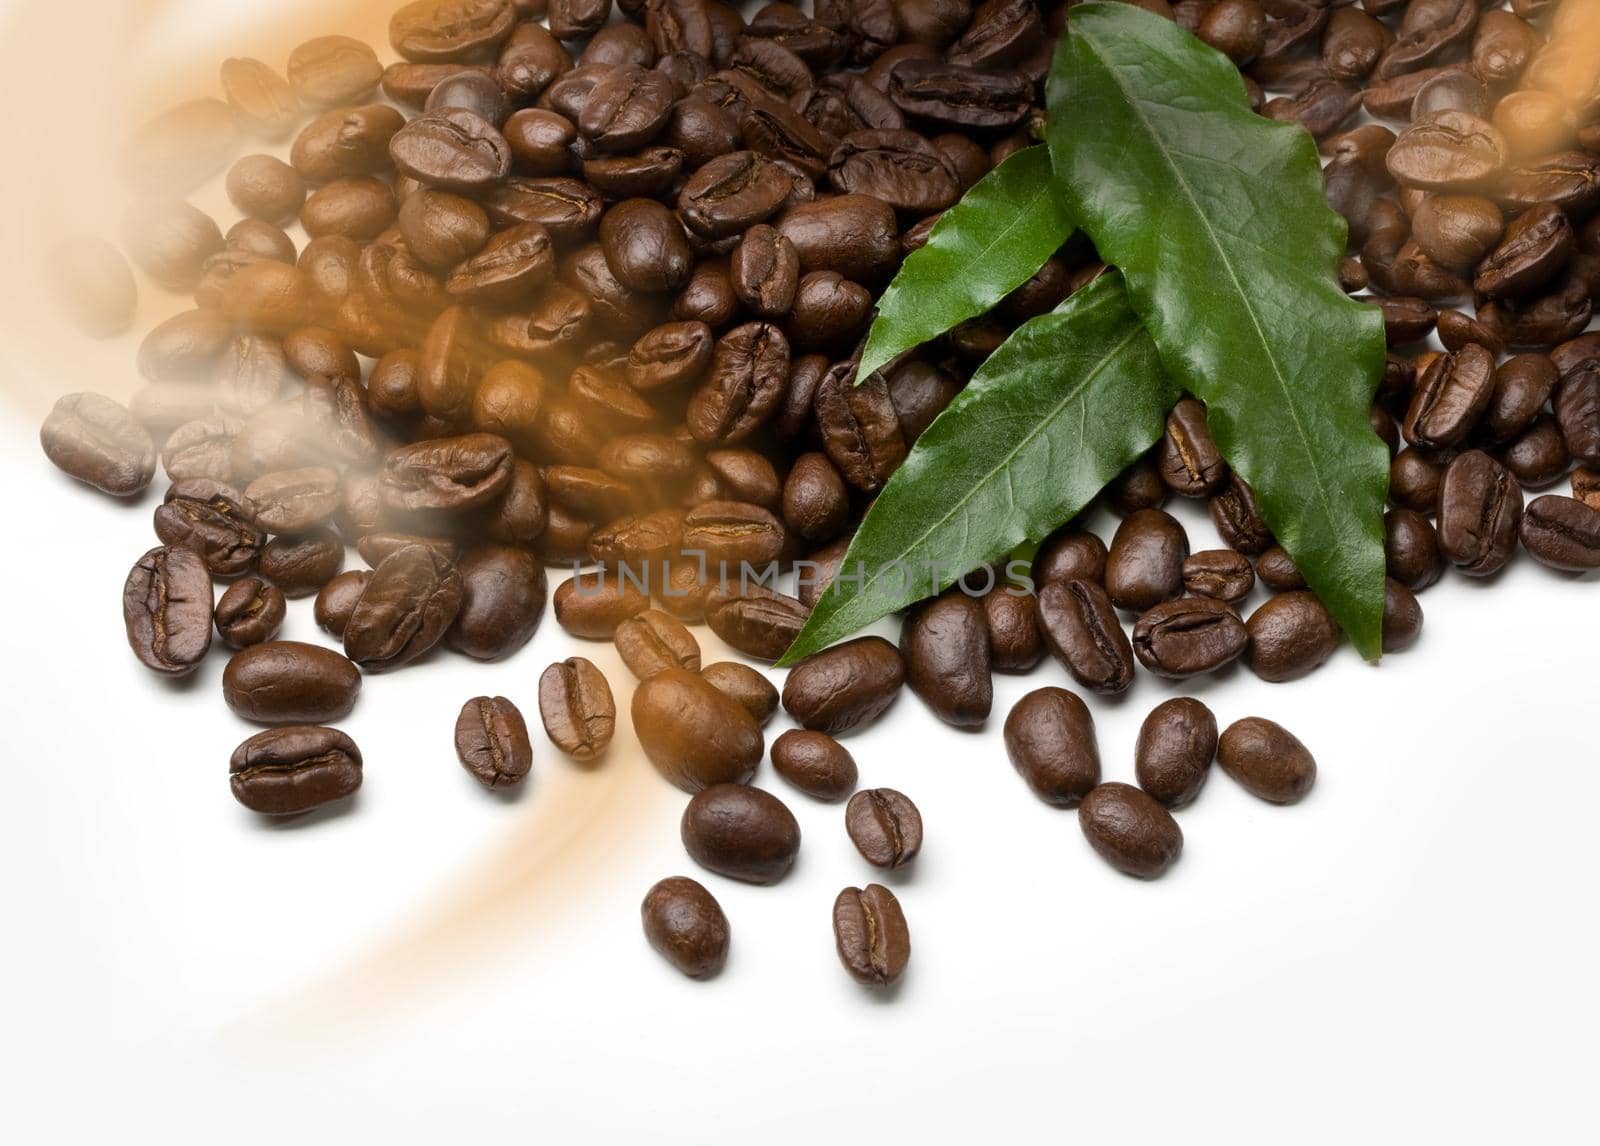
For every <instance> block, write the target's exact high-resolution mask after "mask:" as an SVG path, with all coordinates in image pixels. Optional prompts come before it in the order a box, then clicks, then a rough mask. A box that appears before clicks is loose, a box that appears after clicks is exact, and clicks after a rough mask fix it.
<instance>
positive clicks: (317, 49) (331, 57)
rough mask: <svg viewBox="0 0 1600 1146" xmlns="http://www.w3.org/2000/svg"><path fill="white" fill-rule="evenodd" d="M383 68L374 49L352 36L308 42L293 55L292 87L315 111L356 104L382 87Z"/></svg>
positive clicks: (291, 60) (291, 55)
mask: <svg viewBox="0 0 1600 1146" xmlns="http://www.w3.org/2000/svg"><path fill="white" fill-rule="evenodd" d="M382 78H383V65H382V64H380V63H379V62H378V57H377V54H376V53H375V52H373V50H372V49H371V48H369V47H368V46H367V45H366V44H363V43H362V42H361V41H360V40H352V39H350V38H349V37H348V36H322V37H319V38H318V39H315V40H307V41H306V42H305V43H304V44H301V45H300V46H299V47H298V48H296V49H295V50H294V51H293V52H291V53H289V84H290V86H291V87H293V88H294V91H295V94H296V95H298V96H299V97H300V98H301V99H302V100H304V101H305V102H306V103H308V104H311V105H313V106H315V107H344V106H348V105H350V104H353V103H356V102H357V101H358V100H360V99H361V97H362V96H364V95H366V94H367V93H368V92H370V91H372V90H373V89H374V88H376V87H377V86H378V81H379V80H381V79H382Z"/></svg>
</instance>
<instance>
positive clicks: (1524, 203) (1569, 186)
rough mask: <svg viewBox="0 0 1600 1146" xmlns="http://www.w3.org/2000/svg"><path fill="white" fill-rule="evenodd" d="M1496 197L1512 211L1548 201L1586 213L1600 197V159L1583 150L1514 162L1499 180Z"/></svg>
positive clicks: (1561, 152) (1566, 208)
mask: <svg viewBox="0 0 1600 1146" xmlns="http://www.w3.org/2000/svg"><path fill="white" fill-rule="evenodd" d="M1495 198H1496V199H1497V200H1498V201H1499V203H1500V204H1501V206H1503V207H1505V208H1506V209H1507V210H1509V211H1517V210H1522V209H1525V208H1528V207H1534V206H1537V205H1539V204H1542V203H1548V204H1550V205H1551V206H1553V207H1558V208H1560V209H1561V210H1563V211H1572V212H1575V213H1583V212H1587V211H1589V210H1592V209H1593V207H1594V205H1595V201H1596V200H1597V199H1600V160H1597V159H1596V158H1595V157H1594V156H1593V155H1590V154H1587V153H1586V152H1582V151H1559V152H1557V153H1556V154H1554V155H1548V156H1544V157H1543V158H1539V159H1524V160H1522V161H1521V162H1520V163H1514V164H1512V166H1511V167H1509V168H1508V169H1507V170H1506V171H1505V173H1504V174H1503V175H1502V176H1501V177H1500V179H1499V180H1498V181H1497V184H1496V187H1495Z"/></svg>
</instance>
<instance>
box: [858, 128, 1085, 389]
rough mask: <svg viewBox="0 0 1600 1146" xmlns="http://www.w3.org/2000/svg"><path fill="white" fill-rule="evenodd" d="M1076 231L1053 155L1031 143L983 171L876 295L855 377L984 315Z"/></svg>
mask: <svg viewBox="0 0 1600 1146" xmlns="http://www.w3.org/2000/svg"><path fill="white" fill-rule="evenodd" d="M1071 234H1072V220H1071V219H1070V218H1069V217H1068V216H1067V213H1066V211H1065V210H1064V209H1063V208H1062V205H1061V197H1060V194H1059V192H1058V190H1057V187H1056V181H1055V179H1054V178H1052V176H1051V173H1050V155H1049V152H1048V150H1047V149H1046V148H1044V147H1030V148H1027V149H1026V150H1023V151H1019V152H1017V153H1016V154H1015V155H1012V156H1011V157H1010V158H1008V159H1007V160H1006V161H1005V162H1004V163H1002V164H1000V166H999V167H996V168H995V169H994V170H993V171H991V172H989V174H987V175H985V176H984V177H983V178H982V179H980V180H979V181H978V182H977V183H976V184H974V185H973V187H972V189H971V190H970V191H968V192H967V193H966V194H965V195H964V196H962V198H961V202H959V203H957V204H956V205H955V206H954V207H951V208H950V209H949V210H948V211H946V212H945V213H944V214H943V215H942V216H940V218H939V221H938V222H937V223H935V224H934V227H933V231H932V232H931V233H930V234H929V235H928V242H927V245H926V246H924V247H923V248H922V249H921V250H919V251H914V252H912V254H911V256H910V257H909V258H907V259H906V261H905V262H904V263H903V264H901V267H900V273H899V274H897V275H895V276H894V281H893V282H892V283H890V284H889V289H888V290H886V291H885V292H884V294H883V297H882V298H881V299H879V300H878V317H877V318H876V319H875V320H874V321H873V323H872V330H871V332H870V333H869V334H868V335H867V348H866V350H865V351H863V352H862V355H861V370H860V371H859V372H858V373H857V374H856V378H857V379H862V378H866V377H868V376H870V375H871V374H872V373H873V372H874V371H876V370H878V369H880V368H881V367H882V366H883V365H884V364H885V363H887V362H890V361H891V360H893V359H894V358H895V357H896V356H897V355H899V354H903V353H904V352H905V351H907V350H911V349H913V348H914V347H917V346H921V345H922V344H923V343H924V342H927V341H928V340H929V339H931V338H937V337H938V336H939V335H941V334H943V333H944V332H945V331H947V330H950V329H952V328H953V327H955V326H957V325H959V324H960V323H963V322H965V321H966V320H967V319H969V318H976V317H977V316H978V315H980V314H984V313H986V312H987V311H988V310H989V308H990V307H992V306H994V304H995V303H997V302H999V301H1000V300H1001V299H1003V298H1004V297H1005V296H1006V295H1008V294H1010V293H1011V292H1012V291H1013V290H1015V289H1016V288H1017V287H1019V286H1021V285H1022V284H1023V283H1025V282H1027V281H1028V280H1029V279H1030V278H1032V277H1033V275H1034V274H1035V272H1037V271H1038V269H1039V268H1040V267H1042V266H1044V264H1045V260H1046V259H1048V258H1049V257H1050V256H1051V255H1053V254H1055V253H1056V249H1057V248H1058V247H1060V246H1061V244H1062V243H1064V242H1066V241H1067V237H1068V236H1069V235H1071Z"/></svg>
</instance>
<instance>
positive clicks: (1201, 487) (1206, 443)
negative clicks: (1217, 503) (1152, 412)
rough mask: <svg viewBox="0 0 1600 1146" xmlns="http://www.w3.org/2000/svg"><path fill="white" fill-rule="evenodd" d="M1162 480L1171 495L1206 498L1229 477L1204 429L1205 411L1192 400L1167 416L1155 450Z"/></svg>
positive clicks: (1219, 455)
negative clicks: (1163, 431) (1165, 426)
mask: <svg viewBox="0 0 1600 1146" xmlns="http://www.w3.org/2000/svg"><path fill="white" fill-rule="evenodd" d="M1157 464H1158V466H1159V467H1160V471H1161V477H1162V480H1164V481H1165V482H1166V483H1167V485H1168V486H1169V487H1170V488H1171V489H1172V492H1173V493H1176V494H1180V495H1181V496H1183V497H1207V496H1209V495H1210V494H1212V493H1215V492H1216V491H1217V489H1218V487H1220V486H1221V484H1222V483H1223V481H1225V480H1226V478H1227V474H1228V466H1227V463H1226V462H1224V461H1223V460H1222V455H1221V454H1220V453H1218V452H1217V447H1216V443H1214V442H1213V441H1212V440H1211V431H1210V429H1209V428H1208V427H1207V426H1206V410H1205V407H1204V406H1202V405H1201V404H1200V403H1199V402H1197V401H1195V400H1194V399H1193V398H1185V399H1183V401H1181V402H1179V403H1178V404H1177V406H1175V407H1174V408H1173V410H1172V413H1171V414H1169V415H1168V416H1167V432H1166V434H1165V435H1164V436H1163V437H1162V439H1161V444H1160V446H1159V447H1158V450H1157Z"/></svg>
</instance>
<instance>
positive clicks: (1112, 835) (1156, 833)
mask: <svg viewBox="0 0 1600 1146" xmlns="http://www.w3.org/2000/svg"><path fill="white" fill-rule="evenodd" d="M1078 826H1079V827H1081V828H1082V829H1083V834H1084V838H1085V839H1087V840H1088V841H1089V846H1090V847H1092V848H1094V850H1095V851H1096V852H1097V853H1099V855H1100V858H1101V859H1103V860H1105V861H1106V862H1107V863H1108V864H1110V865H1111V866H1112V867H1114V868H1116V869H1117V870H1118V871H1120V872H1122V873H1123V874H1125V875H1131V876H1136V877H1138V878H1139V879H1155V878H1156V877H1157V876H1159V875H1161V874H1162V873H1163V872H1165V871H1166V870H1167V869H1168V868H1169V867H1171V866H1172V865H1173V864H1174V863H1176V862H1177V860H1178V856H1179V854H1180V853H1181V852H1182V851H1183V829H1181V828H1179V827H1178V822H1177V821H1176V820H1174V819H1173V818H1172V813H1170V812H1168V811H1167V809H1166V808H1164V807H1162V805H1161V804H1160V803H1158V802H1157V801H1156V799H1155V798H1154V797H1153V796H1151V795H1149V794H1148V793H1146V792H1142V791H1140V790H1139V789H1138V788H1135V787H1133V785H1131V784H1118V783H1110V784H1101V785H1100V786H1099V787H1098V788H1095V789H1094V790H1093V791H1092V792H1090V793H1089V794H1088V795H1087V796H1085V797H1084V798H1083V803H1081V804H1080V805H1078Z"/></svg>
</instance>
